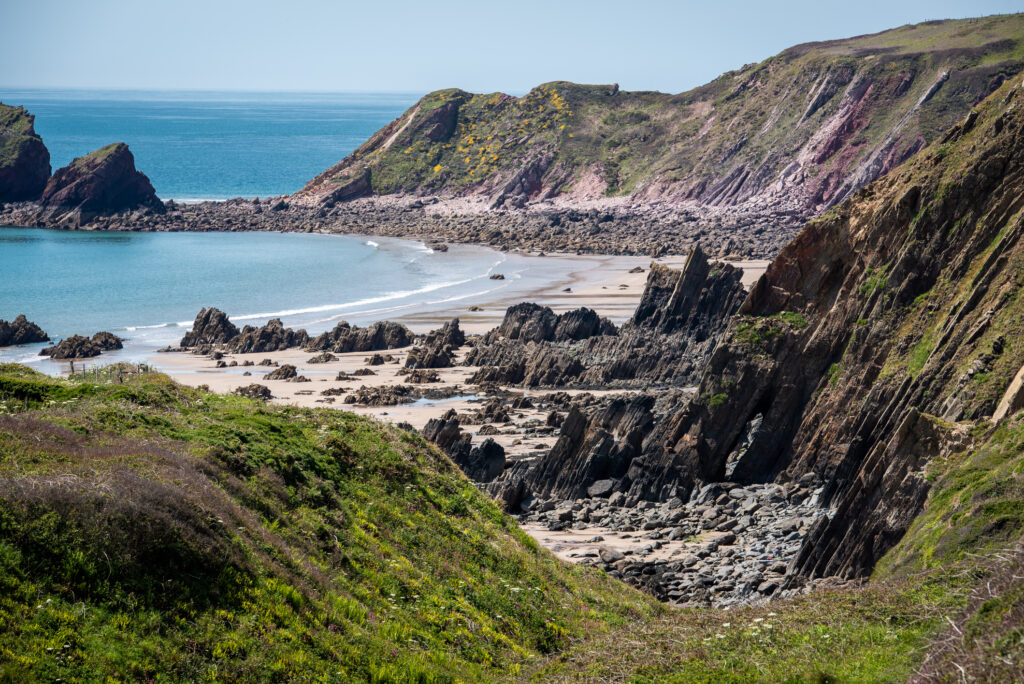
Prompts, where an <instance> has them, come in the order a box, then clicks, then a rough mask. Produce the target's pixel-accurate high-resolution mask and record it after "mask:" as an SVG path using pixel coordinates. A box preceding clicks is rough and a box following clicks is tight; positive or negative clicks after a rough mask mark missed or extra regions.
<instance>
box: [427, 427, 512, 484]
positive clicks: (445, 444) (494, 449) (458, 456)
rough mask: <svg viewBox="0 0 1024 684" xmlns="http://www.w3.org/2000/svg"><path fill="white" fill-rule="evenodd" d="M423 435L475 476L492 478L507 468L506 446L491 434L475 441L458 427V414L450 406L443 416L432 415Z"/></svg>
mask: <svg viewBox="0 0 1024 684" xmlns="http://www.w3.org/2000/svg"><path fill="white" fill-rule="evenodd" d="M423 437H424V438H425V439H426V440H428V441H430V442H433V443H434V444H436V445H437V446H438V447H439V448H440V449H441V450H442V451H444V452H445V453H446V454H448V455H449V456H450V457H451V459H452V460H453V461H454V462H455V464H456V465H457V466H459V468H460V469H461V470H462V472H464V473H465V474H466V476H467V477H469V478H470V479H472V480H475V481H477V482H483V483H486V482H491V481H492V480H494V479H495V478H496V477H498V476H499V475H501V473H502V471H503V470H504V468H505V450H504V449H503V448H502V446H501V445H500V444H498V443H497V442H495V441H494V440H493V439H491V438H490V437H488V438H487V439H485V440H484V441H483V442H482V443H481V444H480V445H478V446H473V445H472V437H471V436H470V435H468V434H466V433H464V432H462V430H461V429H460V428H459V418H458V416H457V415H456V414H455V411H454V410H449V411H448V412H447V413H445V414H444V415H443V416H441V417H440V418H431V419H430V420H429V421H427V424H426V425H425V426H424V428H423Z"/></svg>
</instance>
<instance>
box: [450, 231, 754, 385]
mask: <svg viewBox="0 0 1024 684" xmlns="http://www.w3.org/2000/svg"><path fill="white" fill-rule="evenodd" d="M741 275H742V272H741V271H740V270H739V269H736V268H734V267H732V266H730V265H717V264H712V263H711V262H709V261H708V259H707V257H706V256H705V255H704V253H703V251H702V250H701V249H700V248H699V247H697V248H695V249H694V250H693V252H691V254H690V256H689V257H688V259H687V261H686V264H685V265H684V267H683V269H682V270H673V269H668V268H665V267H662V266H658V265H655V266H654V267H652V268H651V270H650V272H649V273H648V278H647V284H646V286H645V288H644V293H643V295H642V297H641V300H640V303H639V305H638V306H637V310H636V313H635V314H634V316H633V318H632V319H631V320H629V321H627V322H626V323H625V324H624V325H623V326H622V328H621V329H618V330H617V329H616V328H615V326H614V325H612V324H611V323H610V322H608V321H607V320H606V319H601V318H599V317H598V316H597V314H596V313H594V312H593V311H591V310H589V309H578V310H575V311H569V312H567V313H564V314H561V315H555V314H554V312H552V311H551V309H548V308H547V307H540V306H537V305H536V304H518V305H515V306H513V307H510V308H509V309H508V311H507V312H506V314H505V318H504V320H503V321H502V324H501V325H500V326H499V327H498V328H496V329H494V330H492V331H491V332H489V333H487V335H485V336H484V337H483V338H482V339H481V340H479V341H478V342H477V343H476V346H475V347H474V348H473V349H472V350H471V351H470V352H469V354H468V355H467V356H466V364H467V365H471V366H480V370H479V371H478V372H477V373H476V374H475V375H474V377H473V382H477V383H480V382H495V383H502V384H512V385H522V386H524V387H541V386H558V387H566V386H567V387H572V386H578V387H631V386H648V385H650V384H652V383H656V384H660V385H670V386H680V385H683V384H686V383H688V382H692V381H694V379H695V376H696V373H697V370H698V369H699V368H700V367H701V366H702V364H703V363H704V360H705V359H706V358H707V357H708V355H709V354H710V353H711V350H712V349H713V347H714V344H715V343H716V341H717V339H718V336H719V335H721V333H723V332H724V331H725V328H726V325H727V323H728V320H729V317H730V316H731V315H732V314H733V313H734V312H735V311H736V310H737V308H738V307H739V305H740V302H741V301H742V298H743V296H744V291H743V287H742V285H741V283H740V277H741Z"/></svg>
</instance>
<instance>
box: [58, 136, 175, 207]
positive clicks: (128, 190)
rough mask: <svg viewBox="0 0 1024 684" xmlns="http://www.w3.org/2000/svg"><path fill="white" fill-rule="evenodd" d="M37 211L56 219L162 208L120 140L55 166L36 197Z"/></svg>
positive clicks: (126, 147) (146, 179)
mask: <svg viewBox="0 0 1024 684" xmlns="http://www.w3.org/2000/svg"><path fill="white" fill-rule="evenodd" d="M40 205H41V207H42V209H41V212H42V213H44V214H46V215H49V216H52V217H61V218H60V219H59V220H61V221H65V220H68V221H70V220H72V219H73V220H74V221H76V222H81V221H83V220H88V219H89V218H91V217H92V216H95V215H102V214H110V213H115V212H121V211H134V210H137V209H145V210H147V211H150V212H152V213H155V214H162V213H164V211H165V208H164V205H163V202H161V201H160V200H159V198H157V196H156V192H155V191H154V190H153V185H152V184H151V183H150V182H149V178H147V177H146V175H145V174H143V173H141V172H140V171H138V170H136V168H135V157H134V156H133V155H132V153H131V151H130V150H129V149H128V146H127V145H125V144H124V143H113V144H111V145H107V146H106V147H101V148H100V149H98V150H96V151H95V152H91V153H89V154H87V155H85V156H84V157H78V158H77V159H75V160H74V161H72V162H71V163H70V164H68V165H67V166H65V167H63V168H61V169H57V171H56V173H54V174H53V177H52V178H50V180H49V182H48V183H47V184H46V188H45V190H43V194H42V197H41V198H40Z"/></svg>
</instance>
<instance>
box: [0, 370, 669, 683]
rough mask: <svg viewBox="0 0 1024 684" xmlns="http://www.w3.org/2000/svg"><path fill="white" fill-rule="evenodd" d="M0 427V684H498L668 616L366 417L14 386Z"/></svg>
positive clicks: (182, 395)
mask: <svg viewBox="0 0 1024 684" xmlns="http://www.w3.org/2000/svg"><path fill="white" fill-rule="evenodd" d="M111 377H113V375H111ZM0 413H2V414H3V415H0V494H2V496H0V585H2V590H0V680H4V681H32V680H54V679H57V678H60V679H62V680H63V681H96V680H98V679H102V678H103V677H111V678H112V679H114V680H124V681H128V680H131V681H136V680H141V679H145V680H149V679H157V680H160V681H185V680H201V679H211V678H212V679H216V680H219V681H294V680H295V679H297V678H302V679H304V680H312V681H349V680H351V679H377V680H380V681H449V680H454V679H459V680H479V679H491V678H494V677H496V676H498V674H500V673H514V672H515V671H516V670H517V669H518V668H520V667H521V666H522V665H523V664H525V663H529V662H530V660H531V659H534V658H537V657H539V656H541V655H542V654H544V653H548V652H551V651H553V650H556V649H559V648H563V647H564V646H566V645H568V644H569V643H571V642H572V640H574V639H578V638H580V637H582V636H583V635H586V634H590V633H592V632H594V631H595V630H601V629H607V628H611V627H612V626H614V625H615V624H617V623H620V622H622V621H624V620H626V619H630V618H634V617H636V616H651V615H655V614H658V613H659V612H660V611H661V610H663V609H662V608H661V607H660V606H657V605H655V604H654V603H653V601H652V600H650V599H646V598H644V597H642V596H641V595H639V594H637V593H636V592H635V591H634V590H632V589H628V588H626V587H624V586H622V585H619V584H618V583H616V582H614V581H612V580H611V579H610V578H606V577H604V576H602V575H600V574H599V573H595V572H593V571H588V570H585V569H583V568H581V567H570V566H566V565H564V564H563V563H561V562H559V561H557V560H555V559H554V557H553V556H551V555H550V554H549V553H548V552H546V551H543V550H541V549H539V548H538V546H537V545H536V543H534V542H533V541H532V540H531V539H530V538H529V537H527V536H526V535H525V534H524V533H522V532H521V531H519V529H518V528H517V527H516V525H515V524H514V522H513V521H511V519H509V518H508V517H506V516H505V515H504V514H502V513H501V512H500V511H499V510H498V509H497V507H496V506H495V505H494V504H492V503H491V502H490V501H488V500H487V499H486V498H485V497H484V496H482V495H481V494H480V493H479V492H478V491H477V490H476V489H475V487H474V486H473V485H472V484H471V483H470V482H469V481H468V480H466V479H465V478H464V477H462V476H461V474H460V473H459V472H458V471H457V470H456V469H455V468H454V466H453V465H452V464H451V462H450V461H448V459H447V458H446V457H444V456H442V455H440V454H439V453H438V452H437V451H436V450H435V449H433V448H432V447H430V446H428V445H427V444H426V443H424V442H423V440H422V439H421V438H419V437H417V436H415V435H412V434H410V433H406V432H402V431H400V430H396V429H393V428H386V427H383V426H382V425H380V424H378V423H375V422H373V421H371V420H368V419H365V418H359V417H356V416H354V415H352V414H347V413H342V412H338V411H332V410H327V409H323V410H300V409H294V408H274V407H268V406H265V405H262V404H260V403H257V402H254V401H250V400H246V399H241V398H238V397H229V396H216V395H211V394H206V393H202V392H197V391H193V390H189V389H186V388H183V387H181V386H178V385H175V384H174V383H172V382H171V381H169V380H168V379H167V378H166V377H164V376H161V375H154V374H130V375H129V376H128V377H127V379H126V381H125V383H124V384H118V383H117V382H116V381H115V380H111V381H110V382H105V383H102V384H97V383H91V382H90V383H81V382H70V381H66V380H51V379H47V378H43V377H40V376H38V375H37V374H34V373H31V372H29V371H26V370H25V369H22V368H19V367H10V366H7V367H2V368H0Z"/></svg>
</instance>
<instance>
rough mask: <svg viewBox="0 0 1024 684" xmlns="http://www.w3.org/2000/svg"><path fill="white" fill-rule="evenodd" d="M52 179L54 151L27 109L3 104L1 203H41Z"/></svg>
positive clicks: (0, 112) (0, 111) (0, 120)
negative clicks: (38, 129) (45, 143)
mask: <svg viewBox="0 0 1024 684" xmlns="http://www.w3.org/2000/svg"><path fill="white" fill-rule="evenodd" d="M49 179H50V152H49V151H48V150H47V149H46V145H44V144H43V140H42V138H40V137H39V135H38V134H36V131H35V117H34V116H33V115H31V114H29V113H28V112H27V111H25V108H24V107H11V106H9V105H5V104H3V103H0V204H2V203H4V202H24V201H34V200H38V199H39V197H40V196H41V195H42V194H43V188H45V187H46V181H48V180H49Z"/></svg>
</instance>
